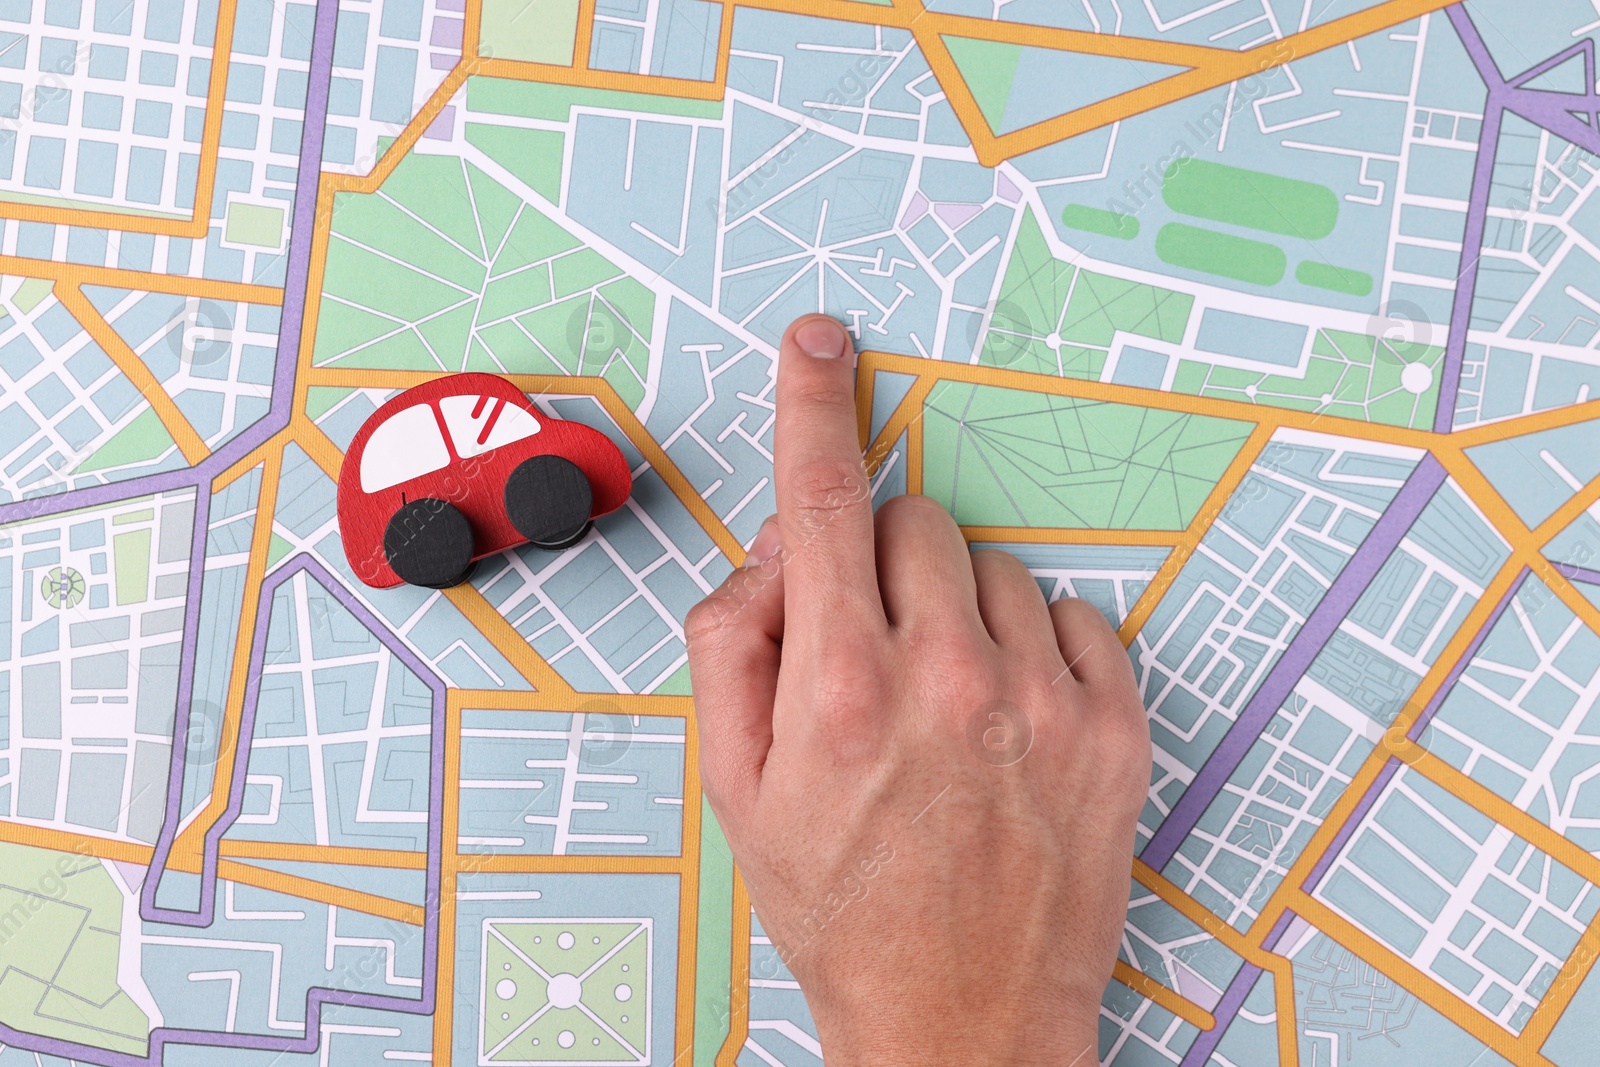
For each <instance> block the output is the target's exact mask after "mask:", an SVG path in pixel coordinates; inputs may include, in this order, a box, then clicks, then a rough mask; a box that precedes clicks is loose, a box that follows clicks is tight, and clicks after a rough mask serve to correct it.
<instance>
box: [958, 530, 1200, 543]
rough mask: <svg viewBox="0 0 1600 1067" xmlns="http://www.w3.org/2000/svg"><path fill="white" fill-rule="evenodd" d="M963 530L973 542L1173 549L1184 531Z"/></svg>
mask: <svg viewBox="0 0 1600 1067" xmlns="http://www.w3.org/2000/svg"><path fill="white" fill-rule="evenodd" d="M961 533H962V534H963V535H964V536H965V537H966V539H967V542H968V543H969V544H970V543H971V542H973V541H999V542H1003V543H1005V544H1014V545H1117V546H1119V547H1120V546H1123V545H1151V546H1157V547H1161V548H1171V547H1174V546H1176V545H1177V544H1179V543H1180V542H1181V541H1182V540H1183V538H1184V533H1183V531H1182V530H1100V529H1088V528H1084V529H1081V530H1080V529H1076V528H1072V527H1066V526H963V527H961Z"/></svg>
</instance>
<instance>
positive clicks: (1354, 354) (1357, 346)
mask: <svg viewBox="0 0 1600 1067" xmlns="http://www.w3.org/2000/svg"><path fill="white" fill-rule="evenodd" d="M1443 359H1444V349H1442V348H1434V347H1428V346H1423V345H1412V344H1404V343H1402V344H1400V345H1392V344H1390V343H1389V342H1388V341H1385V340H1384V339H1383V338H1380V337H1368V336H1365V335H1363V334H1358V333H1345V332H1343V331H1341V330H1318V331H1317V334H1316V337H1315V339H1314V340H1313V341H1312V346H1311V357H1310V359H1309V360H1308V361H1307V364H1306V372H1305V376H1304V377H1295V376H1291V375H1286V374H1271V373H1264V372H1261V371H1253V370H1244V369H1241V368H1236V367H1217V366H1213V365H1211V364H1209V363H1201V362H1199V361H1197V360H1189V359H1186V360H1182V361H1181V362H1179V364H1178V369H1177V373H1176V374H1175V376H1174V377H1173V381H1172V389H1173V392H1177V393H1189V394H1190V395H1193V396H1213V397H1219V398H1221V399H1225V400H1239V401H1244V402H1245V403H1255V404H1270V405H1272V406H1273V407H1280V408H1292V409H1294V410H1295V411H1315V412H1320V413H1322V414H1326V415H1338V416H1342V417H1343V418H1347V419H1359V420H1361V421H1363V422H1379V423H1385V424H1387V425H1390V426H1409V427H1412V428H1413V429H1424V428H1427V427H1431V426H1432V425H1433V415H1434V410H1435V408H1436V407H1437V406H1438V403H1439V374H1440V363H1441V361H1442V360H1443Z"/></svg>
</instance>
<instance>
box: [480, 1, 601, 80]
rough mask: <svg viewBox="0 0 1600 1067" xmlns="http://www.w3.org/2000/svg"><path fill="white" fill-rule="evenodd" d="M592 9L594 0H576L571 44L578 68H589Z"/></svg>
mask: <svg viewBox="0 0 1600 1067" xmlns="http://www.w3.org/2000/svg"><path fill="white" fill-rule="evenodd" d="M479 2H480V3H481V2H482V0H479ZM594 9H595V0H578V33H577V37H576V38H575V39H574V41H573V44H572V65H573V66H574V67H576V68H577V69H578V70H588V69H589V53H590V51H592V49H593V45H594V16H595V10H594Z"/></svg>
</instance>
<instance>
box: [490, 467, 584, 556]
mask: <svg viewBox="0 0 1600 1067" xmlns="http://www.w3.org/2000/svg"><path fill="white" fill-rule="evenodd" d="M505 497H506V517H507V518H509V519H510V520H511V525H513V526H515V527H516V528H517V532H518V533H520V534H521V535H522V536H523V537H526V538H527V539H528V540H529V541H531V542H532V543H533V544H534V545H537V546H538V547H539V548H566V547H567V546H568V545H572V544H576V543H577V542H578V541H580V540H582V538H583V535H584V533H586V532H587V531H588V529H589V515H590V512H591V511H593V509H594V492H593V490H592V489H590V487H589V479H588V478H587V477H586V476H585V475H584V473H583V471H582V470H581V469H580V468H579V467H578V465H577V464H576V463H573V462H572V461H571V460H567V459H562V458H561V457H560V456H534V457H533V458H532V459H528V460H524V461H523V462H522V463H521V464H519V465H518V466H517V469H516V470H514V471H512V472H511V477H509V478H507V479H506V490H505Z"/></svg>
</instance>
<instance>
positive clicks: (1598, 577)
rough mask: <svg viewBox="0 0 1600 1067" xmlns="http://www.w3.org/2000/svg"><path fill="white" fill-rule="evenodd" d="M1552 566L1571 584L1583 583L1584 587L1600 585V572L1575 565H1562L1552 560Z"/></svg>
mask: <svg viewBox="0 0 1600 1067" xmlns="http://www.w3.org/2000/svg"><path fill="white" fill-rule="evenodd" d="M1550 566H1552V567H1554V568H1555V569H1556V570H1558V571H1560V572H1561V574H1562V575H1563V576H1564V577H1565V578H1566V579H1567V581H1569V582H1582V583H1583V584H1584V585H1600V571H1595V570H1590V569H1589V568H1588V567H1580V566H1578V565H1577V564H1575V563H1561V562H1559V561H1557V560H1551V561H1550Z"/></svg>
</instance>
